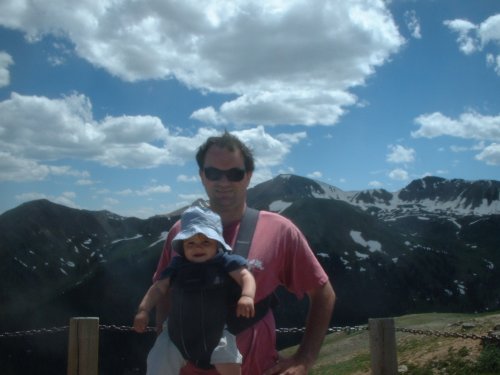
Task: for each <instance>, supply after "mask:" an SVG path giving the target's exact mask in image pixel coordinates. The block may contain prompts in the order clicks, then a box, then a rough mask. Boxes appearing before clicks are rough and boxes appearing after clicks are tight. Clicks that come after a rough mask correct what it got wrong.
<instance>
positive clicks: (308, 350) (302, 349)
mask: <svg viewBox="0 0 500 375" xmlns="http://www.w3.org/2000/svg"><path fill="white" fill-rule="evenodd" d="M308 296H309V313H308V316H307V321H306V331H305V333H304V337H303V338H302V342H301V344H300V346H299V349H298V350H297V354H296V356H297V358H298V359H300V360H304V361H305V363H306V365H307V367H308V368H310V367H312V365H313V363H314V361H315V360H316V358H317V357H318V354H319V351H320V349H321V345H322V343H323V339H324V338H325V334H326V331H327V329H328V325H329V324H330V319H331V317H332V312H333V307H334V305H335V292H334V291H333V288H332V285H331V284H330V282H327V283H326V284H325V285H323V286H322V287H320V288H318V289H315V290H314V291H312V292H310V293H308Z"/></svg>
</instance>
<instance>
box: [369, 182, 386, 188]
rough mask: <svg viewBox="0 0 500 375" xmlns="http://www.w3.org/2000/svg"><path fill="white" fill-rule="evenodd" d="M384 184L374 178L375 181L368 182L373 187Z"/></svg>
mask: <svg viewBox="0 0 500 375" xmlns="http://www.w3.org/2000/svg"><path fill="white" fill-rule="evenodd" d="M383 185H384V184H383V183H382V182H380V181H377V180H374V181H370V182H369V183H368V186H370V187H372V188H380V187H382V186H383Z"/></svg>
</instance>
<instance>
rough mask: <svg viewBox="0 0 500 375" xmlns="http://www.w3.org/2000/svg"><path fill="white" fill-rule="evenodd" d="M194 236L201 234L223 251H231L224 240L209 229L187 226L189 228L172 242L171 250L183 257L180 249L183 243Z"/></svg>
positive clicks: (200, 226)
mask: <svg viewBox="0 0 500 375" xmlns="http://www.w3.org/2000/svg"><path fill="white" fill-rule="evenodd" d="M196 234H203V235H205V236H207V237H208V238H210V239H212V240H214V241H217V242H218V243H219V244H220V245H221V246H222V247H223V248H224V250H226V251H232V249H231V246H229V245H228V244H227V243H226V241H224V238H223V237H222V236H221V235H220V234H219V233H218V232H217V231H216V230H214V229H213V228H211V227H208V226H203V225H191V226H189V228H186V229H184V230H181V231H180V232H179V233H177V235H176V236H175V237H174V239H173V240H172V248H173V249H174V250H175V252H177V253H178V254H181V255H183V254H184V251H183V247H182V244H183V241H184V240H186V239H188V238H191V237H193V236H194V235H196Z"/></svg>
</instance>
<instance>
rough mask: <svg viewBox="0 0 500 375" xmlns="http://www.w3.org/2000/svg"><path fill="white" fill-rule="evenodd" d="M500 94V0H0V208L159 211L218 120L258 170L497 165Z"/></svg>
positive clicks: (354, 178) (415, 171) (185, 186)
mask: <svg viewBox="0 0 500 375" xmlns="http://www.w3.org/2000/svg"><path fill="white" fill-rule="evenodd" d="M69 4H71V5H69ZM499 98H500V3H499V2H498V1H497V0H475V1H469V0H439V1H438V0H419V1H410V0H392V1H381V0H380V1H378V0H356V1H354V0H352V1H350V0H349V1H348V0H330V1H326V0H325V1H292V0H287V1H281V0H275V1H270V0H269V1H231V2H220V1H209V0H205V1H194V0H193V1H190V0H186V1H182V2H177V1H170V0H149V1H139V0H134V1H132V0H114V1H108V0H88V1H82V2H69V1H63V0H52V1H49V2H47V1H41V0H33V1H30V2H26V1H17V0H4V1H2V2H1V3H0V212H4V211H5V210H8V209H11V208H13V207H15V206H17V205H19V204H21V203H23V202H25V201H29V200H32V199H39V198H47V199H50V200H52V201H54V202H57V203H61V204H64V205H67V206H70V207H75V208H82V209H89V210H102V209H107V210H110V211H112V212H115V213H118V214H120V215H124V216H137V217H141V218H146V217H150V216H152V215H156V214H164V213H168V212H170V211H172V210H174V209H176V208H178V207H179V206H183V205H186V204H188V203H190V202H191V201H193V200H194V199H197V198H199V197H203V196H204V192H203V189H202V187H201V184H200V182H199V178H198V176H197V172H198V171H197V167H196V165H195V163H194V154H195V151H196V149H197V147H198V146H199V145H200V144H201V143H202V142H203V140H204V139H206V137H207V136H210V135H214V134H218V133H220V132H222V131H223V130H224V129H227V130H229V131H232V132H234V133H235V134H237V135H238V136H240V137H241V138H242V139H243V140H244V141H246V142H247V143H248V144H249V145H250V146H251V147H252V148H253V149H254V152H255V156H256V159H257V169H256V171H255V174H254V178H253V182H252V183H253V184H257V183H259V182H263V181H266V180H268V179H270V178H273V177H275V176H276V175H278V174H280V173H294V174H297V175H301V176H308V177H312V178H315V179H317V180H320V181H324V182H326V183H329V184H331V185H334V186H336V187H338V188H340V189H342V190H345V191H351V190H364V189H373V188H384V189H386V190H388V191H392V192H394V191H397V190H399V189H401V188H403V187H404V186H406V185H407V184H408V183H409V182H410V181H411V180H413V179H416V178H421V177H423V176H426V175H435V176H441V177H444V178H450V179H451V178H462V179H466V180H477V179H494V180H499V179H500V99H499Z"/></svg>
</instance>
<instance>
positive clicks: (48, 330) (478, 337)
mask: <svg viewBox="0 0 500 375" xmlns="http://www.w3.org/2000/svg"><path fill="white" fill-rule="evenodd" d="M68 329H69V326H62V327H52V328H41V329H32V330H28V331H15V332H4V333H0V338H3V337H24V336H35V335H40V334H51V333H58V332H64V331H67V330H68ZM99 329H100V330H101V331H114V332H133V331H134V330H133V328H132V327H129V326H118V325H99ZM364 330H368V326H367V325H363V326H352V327H351V326H346V327H330V328H328V333H338V332H346V333H348V334H349V333H353V332H358V331H364ZM145 332H156V329H155V328H154V327H147V328H146V330H145ZM304 332H305V328H304V327H303V328H277V329H276V333H304ZM396 332H406V333H411V334H416V335H427V336H437V337H455V338H461V339H473V340H486V341H500V337H499V336H497V335H493V334H491V333H488V334H487V335H476V334H468V333H454V332H440V331H436V330H424V329H412V328H396Z"/></svg>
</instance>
